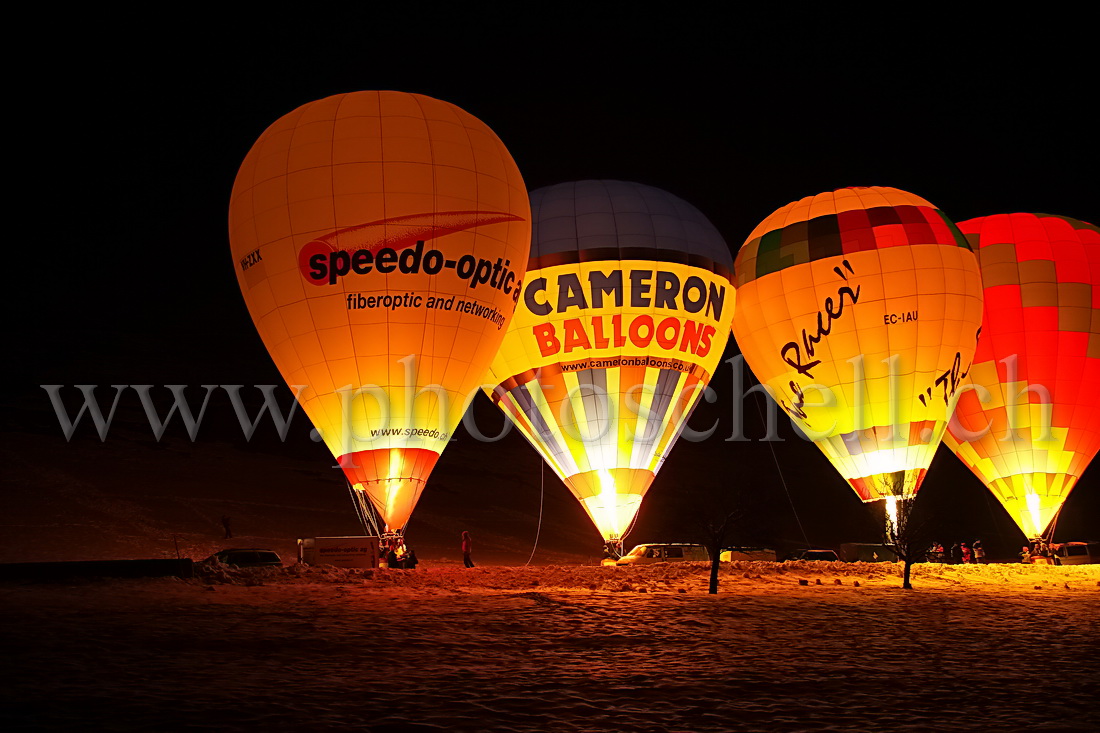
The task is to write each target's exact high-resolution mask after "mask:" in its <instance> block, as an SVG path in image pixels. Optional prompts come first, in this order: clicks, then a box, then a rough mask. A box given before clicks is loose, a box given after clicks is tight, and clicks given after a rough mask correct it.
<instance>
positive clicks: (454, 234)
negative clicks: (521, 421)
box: [229, 92, 530, 531]
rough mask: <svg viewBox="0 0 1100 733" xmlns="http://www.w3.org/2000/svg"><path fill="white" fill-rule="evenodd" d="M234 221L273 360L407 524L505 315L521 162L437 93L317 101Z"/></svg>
mask: <svg viewBox="0 0 1100 733" xmlns="http://www.w3.org/2000/svg"><path fill="white" fill-rule="evenodd" d="M229 229H230V241H231V245H232V252H233V258H234V261H235V263H236V269H237V278H238V281H239V283H240V286H241V291H242V293H243V294H244V299H245V302H246V303H247V304H248V309H249V312H250V313H251V315H252V319H253V321H254V322H255V324H256V328H257V330H258V331H259V333H260V336H261V338H262V339H263V341H264V344H265V345H266V346H267V349H268V351H269V352H270V354H271V357H272V359H274V361H275V364H276V365H277V366H278V368H279V371H280V372H281V373H282V375H283V377H284V379H286V381H287V383H288V384H290V385H306V387H305V388H304V389H303V390H302V392H301V395H300V397H299V399H300V401H301V404H302V407H303V409H304V410H305V412H306V414H307V415H308V416H309V418H310V420H312V421H313V424H314V425H315V426H316V427H317V429H318V431H319V433H320V435H321V437H322V439H323V440H324V442H325V444H326V445H327V446H328V448H329V449H330V450H331V451H332V453H333V455H334V456H336V457H337V459H338V461H339V463H340V465H341V467H343V469H344V472H345V474H346V476H347V479H348V481H349V482H350V483H351V484H352V485H353V486H354V488H355V489H356V490H358V491H361V492H365V494H366V495H367V496H369V499H370V502H371V504H372V505H373V506H374V508H375V509H376V510H377V511H378V512H379V514H380V515H381V517H382V518H383V520H384V521H385V523H386V524H387V525H388V527H389V529H390V530H394V531H395V530H400V529H401V528H402V527H403V526H404V524H405V523H406V521H407V520H408V518H409V515H410V513H411V512H412V510H413V506H414V505H415V504H416V501H417V499H418V498H419V496H420V492H421V491H422V490H423V487H424V482H425V481H426V480H427V478H428V475H429V473H430V472H431V470H432V467H433V466H434V465H435V462H436V459H437V458H438V457H439V453H440V452H441V451H442V450H443V448H444V447H445V446H446V445H447V443H448V441H449V439H450V437H451V434H452V433H453V431H454V428H455V427H456V425H457V424H458V421H459V420H460V419H461V418H462V413H463V411H464V410H465V407H466V405H467V404H468V401H469V399H470V398H471V397H472V395H473V394H474V392H475V391H476V390H477V388H478V386H479V385H480V384H481V382H482V378H483V376H484V374H485V370H486V368H487V367H488V366H489V362H490V361H491V359H492V357H493V354H494V353H496V350H497V347H498V346H499V344H500V341H501V339H502V338H503V337H504V333H505V327H506V326H507V323H508V321H509V320H510V318H511V315H512V313H513V311H514V310H515V302H516V300H517V298H518V297H519V293H520V288H521V281H522V279H523V276H524V271H525V268H526V263H527V254H528V241H529V237H530V210H529V206H528V200H527V193H526V189H525V187H524V184H523V180H522V178H521V177H520V174H519V171H518V169H517V168H516V165H515V163H514V162H513V160H512V158H511V156H510V155H509V154H508V151H507V150H506V149H505V147H504V145H503V144H502V143H501V142H500V140H499V139H498V138H497V137H496V135H495V134H493V132H492V130H490V129H489V128H488V127H486V126H485V124H484V123H482V122H481V121H479V120H478V119H476V118H474V117H472V116H471V115H469V114H468V113H466V112H464V111H463V110H461V109H459V108H458V107H455V106H454V105H452V104H448V103H447V102H442V101H439V100H437V99H432V98H430V97H424V96H421V95H417V94H405V93H402V92H356V93H352V94H341V95H337V96H334V97H328V98H326V99H322V100H319V101H316V102H311V103H309V104H306V105H303V106H302V107H299V108H298V109H296V110H294V111H293V112H291V113H290V114H287V115H285V116H284V117H282V118H281V119H279V120H278V121H276V122H275V123H274V124H273V125H271V127H269V128H268V129H267V130H266V131H265V132H264V133H263V135H261V136H260V138H259V139H258V140H257V141H256V143H255V145H253V146H252V149H251V150H250V151H249V153H248V156H247V157H246V158H245V160H244V163H243V164H242V165H241V169H240V172H239V173H238V175H237V179H236V182H235V183H234V186H233V194H232V200H231V203H230V216H229Z"/></svg>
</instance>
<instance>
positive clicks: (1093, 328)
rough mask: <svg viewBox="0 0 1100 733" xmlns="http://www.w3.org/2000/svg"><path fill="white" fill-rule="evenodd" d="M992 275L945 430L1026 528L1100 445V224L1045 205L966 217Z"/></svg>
mask: <svg viewBox="0 0 1100 733" xmlns="http://www.w3.org/2000/svg"><path fill="white" fill-rule="evenodd" d="M959 229H960V230H961V231H962V232H963V233H964V234H965V235H966V236H967V238H968V239H969V240H970V241H971V244H972V245H973V246H974V249H975V251H976V252H977V255H978V259H979V261H980V263H981V271H982V280H983V285H984V286H985V319H984V322H983V326H982V329H983V330H982V339H981V343H979V344H978V351H977V353H976V354H975V355H974V366H973V368H972V369H971V371H970V378H971V382H972V384H973V386H974V389H972V390H967V391H965V392H964V393H962V395H961V396H960V397H959V405H958V408H957V409H956V411H955V419H954V420H952V421H951V424H950V425H948V428H947V433H946V434H945V435H944V442H945V443H946V444H947V445H948V446H949V447H950V448H951V449H952V450H953V451H955V454H956V455H957V456H958V457H959V458H960V459H962V461H963V463H965V464H966V465H967V466H969V467H970V469H971V470H972V471H973V472H974V473H975V474H977V476H978V478H980V479H981V480H982V482H983V483H985V485H986V486H988V487H989V490H990V491H992V492H993V494H994V496H996V497H997V498H998V499H999V500H1000V502H1001V504H1002V505H1003V506H1004V507H1005V509H1006V510H1007V511H1008V513H1009V514H1010V515H1011V516H1012V519H1013V520H1014V521H1015V522H1016V524H1017V525H1019V527H1020V529H1021V530H1022V531H1023V532H1024V534H1026V535H1027V536H1028V537H1029V538H1039V537H1041V536H1042V535H1043V534H1044V532H1045V531H1046V530H1047V529H1051V530H1053V527H1051V522H1052V520H1053V519H1054V517H1055V516H1056V515H1057V513H1058V511H1059V510H1060V509H1061V507H1062V503H1063V502H1064V501H1065V500H1066V497H1067V496H1069V493H1070V491H1071V490H1072V489H1073V487H1074V486H1075V485H1076V483H1077V479H1079V478H1080V477H1081V474H1082V473H1084V471H1085V468H1086V467H1087V466H1088V464H1089V461H1091V460H1092V459H1093V457H1094V456H1095V455H1096V452H1097V450H1098V449H1100V409H1097V407H1098V404H1097V399H1096V395H1095V392H1094V391H1093V390H1094V385H1096V384H1097V383H1098V382H1100V229H1098V228H1097V227H1095V226H1093V225H1092V224H1088V223H1086V222H1083V221H1077V220H1076V219H1070V218H1068V217H1061V216H1049V215H1046V214H999V215H996V216H983V217H980V218H977V219H971V220H969V221H964V222H961V223H960V224H959Z"/></svg>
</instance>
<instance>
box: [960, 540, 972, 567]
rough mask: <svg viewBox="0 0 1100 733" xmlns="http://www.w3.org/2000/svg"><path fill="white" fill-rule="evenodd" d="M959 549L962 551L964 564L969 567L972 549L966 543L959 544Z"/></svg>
mask: <svg viewBox="0 0 1100 733" xmlns="http://www.w3.org/2000/svg"><path fill="white" fill-rule="evenodd" d="M959 549H960V550H962V556H963V564H964V565H969V564H970V560H971V554H970V548H969V547H968V546H967V544H966V543H965V542H962V543H960V544H959Z"/></svg>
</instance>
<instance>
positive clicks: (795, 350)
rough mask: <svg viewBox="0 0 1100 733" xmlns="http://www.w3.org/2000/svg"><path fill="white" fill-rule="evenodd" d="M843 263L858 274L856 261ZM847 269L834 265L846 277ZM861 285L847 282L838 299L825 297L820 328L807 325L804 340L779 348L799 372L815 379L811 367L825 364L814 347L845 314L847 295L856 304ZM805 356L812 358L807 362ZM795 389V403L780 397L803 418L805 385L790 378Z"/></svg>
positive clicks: (790, 342)
mask: <svg viewBox="0 0 1100 733" xmlns="http://www.w3.org/2000/svg"><path fill="white" fill-rule="evenodd" d="M841 264H842V265H843V266H844V270H847V271H848V273H850V274H852V275H854V274H856V271H855V270H854V269H852V265H851V264H850V263H849V262H848V260H843V261H842V262H841ZM844 270H842V269H840V268H839V267H834V268H833V272H835V273H836V274H837V275H838V276H839V277H840V278H841V279H842V280H844V281H845V282H847V281H848V275H847V274H845V272H844ZM859 291H860V286H858V285H857V286H856V288H855V290H852V288H851V287H850V286H848V285H845V286H843V287H841V288H839V289H838V290H837V299H836V301H835V302H834V301H833V298H832V296H829V297H828V298H826V299H825V304H824V306H823V307H822V309H821V310H820V311H818V313H817V329H816V331H815V332H814V333H813V334H811V333H810V332H809V331H807V330H806V329H802V342H801V344H799V342H798V341H789V342H787V343H786V344H784V345H783V348H782V349H780V350H779V355H780V358H782V359H783V361H784V362H786V363H787V364H788V365H790V366H791V368H793V369H794V370H795V371H796V372H798V373H799V374H801V375H803V376H804V377H807V378H809V379H813V378H814V375H813V372H812V371H811V370H812V369H813V368H814V367H816V366H818V365H819V364H821V360H820V359H814V358H813V357H814V347H816V346H817V344H819V343H821V340H822V339H823V338H825V337H826V336H828V335H829V334H830V333H832V331H833V321H835V320H837V319H838V318H840V317H841V316H842V315H843V314H844V298H845V297H847V298H848V299H849V300H851V302H852V304H853V305H854V304H855V303H857V302H859ZM803 358H806V359H808V361H805V362H803ZM790 388H791V392H792V393H793V394H794V396H795V398H796V400H795V402H794V403H793V404H792V405H787V403H786V402H785V401H783V400H780V401H779V404H780V406H781V407H782V408H783V409H784V410H786V411H787V412H788V413H790V414H792V415H795V416H797V417H799V418H802V419H805V418H806V411H805V410H804V409H803V408H804V406H805V404H806V399H805V395H804V394H803V391H802V388H801V387H800V386H799V385H798V383H797V382H795V381H794V380H793V379H792V380H791V381H790Z"/></svg>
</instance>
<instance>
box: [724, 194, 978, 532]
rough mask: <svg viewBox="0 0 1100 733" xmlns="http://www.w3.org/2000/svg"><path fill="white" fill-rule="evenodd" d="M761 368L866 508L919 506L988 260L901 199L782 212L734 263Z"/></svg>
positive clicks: (745, 329) (748, 354)
mask: <svg viewBox="0 0 1100 733" xmlns="http://www.w3.org/2000/svg"><path fill="white" fill-rule="evenodd" d="M734 271H735V280H736V286H737V306H738V307H737V311H736V312H735V314H734V321H733V331H734V336H735V338H736V340H737V343H738V345H739V346H740V348H741V351H742V353H743V354H744V356H745V359H746V361H747V362H748V364H749V366H750V368H751V369H752V370H753V372H754V373H755V374H756V376H757V377H758V378H759V380H760V382H761V383H763V384H765V385H767V387H768V388H769V391H770V393H771V394H772V396H773V397H774V398H775V399H776V401H777V402H778V403H779V405H780V406H781V407H783V409H784V410H786V411H787V413H789V414H790V416H791V419H792V420H793V421H794V423H795V424H796V425H797V426H798V427H799V428H800V429H801V430H802V432H803V433H805V434H806V435H807V437H809V438H811V439H812V440H813V441H814V443H815V444H816V445H817V446H818V447H819V448H820V449H821V450H822V452H824V453H825V455H826V457H827V458H828V459H829V461H830V462H831V463H832V464H833V466H834V467H835V468H836V469H837V471H839V472H840V474H841V476H843V477H844V478H845V479H846V480H847V481H848V483H849V484H851V486H852V488H853V489H854V490H855V492H856V494H857V495H858V496H859V498H860V499H861V500H863V501H864V502H872V501H876V500H879V499H885V500H887V501H886V504H887V510H888V511H894V510H896V502H897V501H898V499H899V498H908V497H912V496H914V495H915V494H916V493H917V490H918V489H919V487H920V485H921V481H922V480H923V479H924V476H925V472H926V471H927V469H928V465H929V463H930V462H931V461H932V456H933V454H934V453H935V452H936V448H937V446H939V443H940V439H941V436H942V434H943V431H944V428H945V427H946V425H947V420H948V418H949V417H950V415H951V410H952V408H953V398H954V395H955V394H956V392H957V391H958V389H959V387H960V385H962V384H963V382H964V380H965V378H966V374H967V370H968V369H969V367H970V362H971V359H972V358H973V355H974V348H975V344H976V341H977V337H978V331H979V328H980V326H981V318H982V287H981V278H980V276H979V274H978V263H977V258H976V257H975V256H974V253H973V252H972V251H971V248H970V244H969V243H968V242H967V240H966V238H965V237H963V236H962V234H961V233H960V232H959V231H958V229H957V228H956V227H955V225H954V224H952V223H951V221H950V220H948V218H947V217H946V216H944V215H943V213H942V212H940V211H939V210H938V209H936V208H935V207H934V206H932V205H931V204H930V203H928V202H927V201H925V200H924V199H922V198H920V197H918V196H914V195H913V194H910V193H906V192H905V191H900V190H898V189H895V188H881V187H872V188H846V189H841V190H838V191H833V192H831V193H823V194H819V195H817V196H810V197H807V198H804V199H801V200H800V201H795V202H793V203H791V204H788V205H787V206H784V207H783V208H781V209H779V210H777V211H776V212H775V213H773V214H772V215H771V216H769V217H768V218H767V219H765V220H764V221H763V223H761V224H760V225H759V226H757V227H756V229H755V230H754V231H753V232H752V234H750V235H749V238H748V240H747V241H746V242H745V244H744V246H743V247H742V248H741V251H740V252H739V253H738V255H737V260H736V263H735V265H734Z"/></svg>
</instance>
